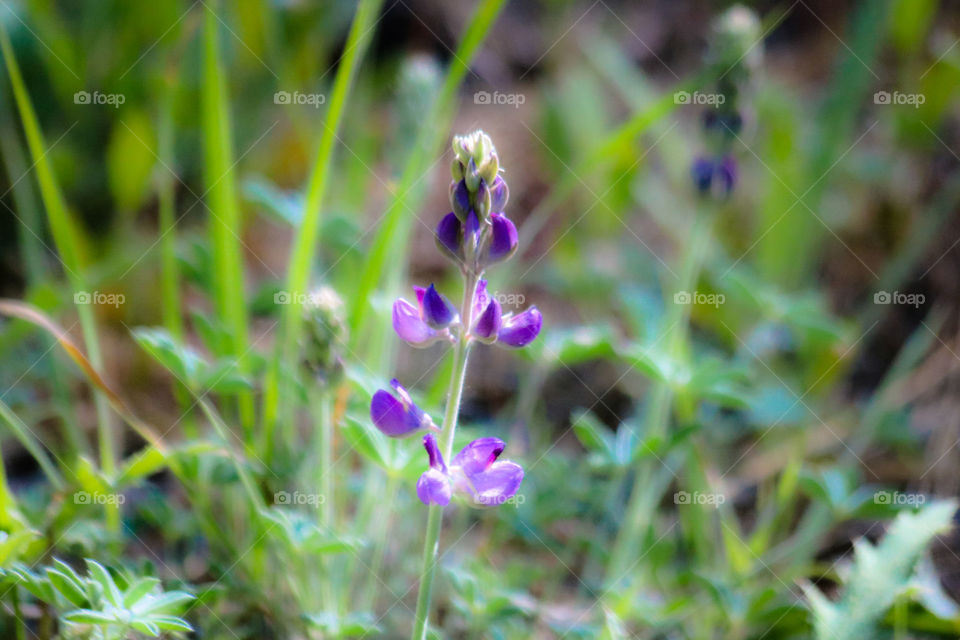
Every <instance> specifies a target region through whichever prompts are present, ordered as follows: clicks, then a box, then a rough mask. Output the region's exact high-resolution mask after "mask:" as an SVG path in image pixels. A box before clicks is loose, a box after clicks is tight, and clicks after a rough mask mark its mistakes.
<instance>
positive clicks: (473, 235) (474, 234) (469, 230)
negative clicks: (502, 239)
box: [463, 211, 480, 255]
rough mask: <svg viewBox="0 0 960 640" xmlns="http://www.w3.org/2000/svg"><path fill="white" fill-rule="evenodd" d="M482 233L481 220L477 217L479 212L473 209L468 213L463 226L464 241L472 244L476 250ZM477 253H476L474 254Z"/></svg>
mask: <svg viewBox="0 0 960 640" xmlns="http://www.w3.org/2000/svg"><path fill="white" fill-rule="evenodd" d="M479 235H480V220H478V219H477V214H475V213H474V212H473V211H471V212H470V213H469V214H468V215H467V220H466V222H465V223H464V226H463V242H464V244H468V245H470V247H471V248H473V249H474V250H475V249H476V247H477V240H478V238H479ZM472 255H476V254H472Z"/></svg>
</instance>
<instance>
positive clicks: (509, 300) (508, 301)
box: [493, 291, 527, 308]
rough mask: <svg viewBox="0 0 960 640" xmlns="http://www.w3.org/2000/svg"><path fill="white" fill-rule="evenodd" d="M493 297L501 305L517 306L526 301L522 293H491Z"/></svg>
mask: <svg viewBox="0 0 960 640" xmlns="http://www.w3.org/2000/svg"><path fill="white" fill-rule="evenodd" d="M493 299H494V300H496V301H497V302H499V303H500V306H501V307H514V308H519V307H522V306H523V305H524V303H526V301H527V297H526V296H525V295H523V294H522V293H500V292H499V291H498V292H496V293H495V294H493Z"/></svg>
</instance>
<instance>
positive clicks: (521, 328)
mask: <svg viewBox="0 0 960 640" xmlns="http://www.w3.org/2000/svg"><path fill="white" fill-rule="evenodd" d="M501 322H502V324H501V327H500V332H499V333H498V334H497V344H502V345H504V346H507V347H515V348H519V347H525V346H527V345H528V344H530V343H531V342H533V341H534V339H535V338H536V337H537V336H538V335H539V334H540V327H541V326H543V315H542V314H541V313H540V310H539V309H537V308H536V307H530V308H529V309H527V310H525V311H523V312H522V313H519V314H517V315H513V314H508V315H506V316H504V317H503V319H502V321H501Z"/></svg>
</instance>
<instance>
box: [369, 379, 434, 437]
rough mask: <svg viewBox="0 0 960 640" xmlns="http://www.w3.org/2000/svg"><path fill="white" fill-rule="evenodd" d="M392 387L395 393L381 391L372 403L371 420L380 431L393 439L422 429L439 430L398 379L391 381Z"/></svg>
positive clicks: (376, 394) (374, 396)
mask: <svg viewBox="0 0 960 640" xmlns="http://www.w3.org/2000/svg"><path fill="white" fill-rule="evenodd" d="M390 386H391V387H393V393H390V392H389V391H385V390H383V389H380V390H378V391H377V392H376V393H375V394H373V398H372V399H371V401H370V419H371V420H373V424H375V425H376V426H377V428H378V429H380V431H382V432H383V433H384V434H386V435H388V436H390V437H391V438H400V437H403V436H406V435H410V434H411V433H413V432H414V431H419V430H420V429H436V428H437V427H436V425H434V424H433V420H432V419H431V418H430V416H429V415H427V414H426V412H425V411H423V409H421V408H420V407H418V406H417V405H416V404H414V402H413V400H412V399H411V398H410V394H409V393H407V390H406V389H405V388H404V387H403V385H402V384H400V382H399V381H398V380H397V379H396V378H394V379H393V380H391V381H390Z"/></svg>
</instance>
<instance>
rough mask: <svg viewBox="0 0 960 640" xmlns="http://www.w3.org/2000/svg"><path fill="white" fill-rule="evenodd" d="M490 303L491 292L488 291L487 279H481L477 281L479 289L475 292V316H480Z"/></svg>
mask: <svg viewBox="0 0 960 640" xmlns="http://www.w3.org/2000/svg"><path fill="white" fill-rule="evenodd" d="M488 304H490V294H488V293H487V281H486V280H483V279H481V280H479V281H478V282H477V290H476V292H475V293H474V294H473V317H475V318H476V317H479V316H480V314H481V313H483V310H484V309H486V308H487V305H488Z"/></svg>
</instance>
